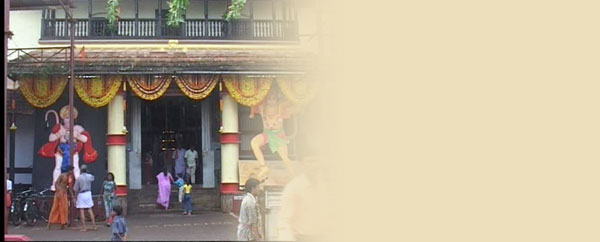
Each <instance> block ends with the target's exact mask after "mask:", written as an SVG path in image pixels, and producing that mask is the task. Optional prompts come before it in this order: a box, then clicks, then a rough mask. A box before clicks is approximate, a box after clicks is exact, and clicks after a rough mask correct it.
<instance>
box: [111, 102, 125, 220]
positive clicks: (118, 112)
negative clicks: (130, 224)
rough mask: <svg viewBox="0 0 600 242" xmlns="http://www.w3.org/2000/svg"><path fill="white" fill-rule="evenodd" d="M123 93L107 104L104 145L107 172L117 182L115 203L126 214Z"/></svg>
mask: <svg viewBox="0 0 600 242" xmlns="http://www.w3.org/2000/svg"><path fill="white" fill-rule="evenodd" d="M123 100H124V94H123V93H122V92H119V94H117V95H116V96H115V97H114V98H113V100H112V101H111V102H110V103H109V104H108V135H107V137H106V145H107V151H108V172H112V173H113V174H114V175H115V183H116V184H117V204H119V205H121V206H122V207H123V213H124V214H125V215H126V214H127V212H126V211H127V162H126V161H127V160H126V158H125V155H126V145H127V134H125V133H124V132H123V127H124V125H125V115H124V114H125V112H124V108H125V106H124V103H123Z"/></svg>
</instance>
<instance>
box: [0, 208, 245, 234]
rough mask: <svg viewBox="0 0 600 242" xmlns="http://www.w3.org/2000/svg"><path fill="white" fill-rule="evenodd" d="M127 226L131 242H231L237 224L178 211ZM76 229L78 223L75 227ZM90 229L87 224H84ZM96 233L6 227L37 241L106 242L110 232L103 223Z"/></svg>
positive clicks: (134, 219)
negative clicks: (182, 213) (207, 241)
mask: <svg viewBox="0 0 600 242" xmlns="http://www.w3.org/2000/svg"><path fill="white" fill-rule="evenodd" d="M126 220H127V223H128V224H127V225H128V226H129V234H128V238H127V239H128V240H131V241H140V240H141V241H199V240H212V241H222V240H226V241H234V240H236V229H237V220H236V219H235V218H234V217H233V216H232V215H230V214H227V213H222V212H216V211H199V212H197V213H195V214H193V215H191V216H185V215H181V214H180V211H177V212H176V211H170V212H168V211H167V212H164V213H161V214H147V215H144V214H138V215H130V216H128V217H127V218H126ZM76 224H77V225H78V226H79V225H80V223H76ZM86 225H88V226H89V225H90V223H86ZM98 225H99V226H98V230H97V231H91V230H89V231H87V232H81V231H80V230H76V229H69V228H67V229H65V230H59V229H57V228H56V227H54V228H53V229H52V230H50V231H48V230H47V229H46V224H43V223H41V222H38V223H37V224H36V226H35V227H28V226H26V225H20V226H17V227H14V226H11V225H9V228H8V229H9V233H10V234H22V235H26V236H28V237H29V238H31V239H32V240H36V241H38V240H39V241H61V240H62V241H106V240H110V236H111V230H110V228H109V227H106V226H105V225H104V223H103V222H100V223H99V224H98Z"/></svg>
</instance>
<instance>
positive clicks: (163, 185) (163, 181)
mask: <svg viewBox="0 0 600 242" xmlns="http://www.w3.org/2000/svg"><path fill="white" fill-rule="evenodd" d="M156 178H157V179H158V198H157V199H156V202H157V203H158V204H160V205H161V206H163V207H164V208H165V209H168V208H169V199H170V198H171V182H172V181H173V177H171V173H167V175H166V176H165V175H164V173H162V172H161V173H159V174H158V175H157V176H156Z"/></svg>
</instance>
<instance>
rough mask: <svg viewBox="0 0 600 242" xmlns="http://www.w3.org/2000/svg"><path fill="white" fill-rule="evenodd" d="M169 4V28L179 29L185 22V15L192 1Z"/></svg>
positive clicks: (182, 0)
mask: <svg viewBox="0 0 600 242" xmlns="http://www.w3.org/2000/svg"><path fill="white" fill-rule="evenodd" d="M168 3H169V13H167V26H169V27H172V28H177V27H179V25H180V24H181V23H183V22H184V21H185V17H184V15H185V12H186V11H187V9H188V7H189V5H190V0H171V1H169V2H168Z"/></svg>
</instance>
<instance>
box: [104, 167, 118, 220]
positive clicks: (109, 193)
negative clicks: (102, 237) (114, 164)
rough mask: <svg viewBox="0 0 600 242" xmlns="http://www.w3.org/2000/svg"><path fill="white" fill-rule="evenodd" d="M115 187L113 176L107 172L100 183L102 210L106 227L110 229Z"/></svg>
mask: <svg viewBox="0 0 600 242" xmlns="http://www.w3.org/2000/svg"><path fill="white" fill-rule="evenodd" d="M116 187H117V185H116V184H115V175H113V173H112V172H109V173H108V174H107V175H106V178H105V179H104V183H102V200H103V201H104V210H105V212H106V227H110V223H111V220H112V217H111V213H112V210H113V207H114V206H115V191H116Z"/></svg>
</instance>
